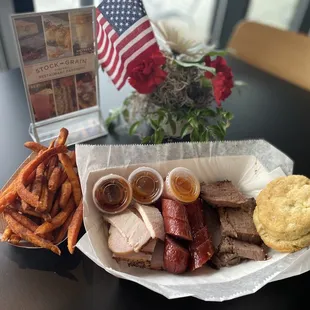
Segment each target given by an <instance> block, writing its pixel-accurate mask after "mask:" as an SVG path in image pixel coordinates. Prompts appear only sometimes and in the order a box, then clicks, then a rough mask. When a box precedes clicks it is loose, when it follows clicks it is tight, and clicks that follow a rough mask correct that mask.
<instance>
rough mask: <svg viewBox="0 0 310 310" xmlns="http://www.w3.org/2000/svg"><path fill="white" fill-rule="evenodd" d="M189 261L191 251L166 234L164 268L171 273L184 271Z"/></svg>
mask: <svg viewBox="0 0 310 310" xmlns="http://www.w3.org/2000/svg"><path fill="white" fill-rule="evenodd" d="M188 262H189V252H188V250H187V249H185V248H183V247H182V246H181V245H180V244H178V243H177V241H175V240H173V238H171V237H169V236H167V235H166V239H165V247H164V269H165V270H166V271H168V272H170V273H183V272H185V271H186V269H187V266H188Z"/></svg>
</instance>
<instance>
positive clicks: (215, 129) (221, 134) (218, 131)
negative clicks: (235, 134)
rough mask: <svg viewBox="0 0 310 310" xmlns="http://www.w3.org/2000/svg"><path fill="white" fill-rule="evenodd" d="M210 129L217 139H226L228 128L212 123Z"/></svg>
mask: <svg viewBox="0 0 310 310" xmlns="http://www.w3.org/2000/svg"><path fill="white" fill-rule="evenodd" d="M209 130H210V133H211V135H212V136H213V137H214V138H215V139H219V140H224V138H225V134H226V130H224V128H222V127H221V126H219V125H211V126H209Z"/></svg>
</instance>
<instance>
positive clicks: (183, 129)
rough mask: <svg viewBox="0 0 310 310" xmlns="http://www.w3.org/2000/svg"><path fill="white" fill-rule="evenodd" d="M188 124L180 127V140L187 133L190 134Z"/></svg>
mask: <svg viewBox="0 0 310 310" xmlns="http://www.w3.org/2000/svg"><path fill="white" fill-rule="evenodd" d="M190 126H191V125H190V124H189V123H187V124H185V125H184V126H183V127H182V129H181V133H180V135H181V137H182V138H184V137H185V136H186V135H187V134H188V133H189V132H190Z"/></svg>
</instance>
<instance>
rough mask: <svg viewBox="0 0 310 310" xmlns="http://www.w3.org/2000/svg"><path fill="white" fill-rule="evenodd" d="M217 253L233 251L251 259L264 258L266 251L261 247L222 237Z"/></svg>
mask: <svg viewBox="0 0 310 310" xmlns="http://www.w3.org/2000/svg"><path fill="white" fill-rule="evenodd" d="M219 253H234V254H237V255H238V256H240V257H243V258H248V259H252V260H265V259H266V253H265V252H264V250H263V248H262V247H260V246H258V245H256V244H251V243H248V242H244V241H240V240H236V239H233V238H230V237H225V238H223V240H222V243H221V244H220V246H219Z"/></svg>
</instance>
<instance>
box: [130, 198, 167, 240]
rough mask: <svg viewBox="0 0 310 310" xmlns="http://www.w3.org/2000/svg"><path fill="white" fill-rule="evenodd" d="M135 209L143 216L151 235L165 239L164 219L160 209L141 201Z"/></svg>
mask: <svg viewBox="0 0 310 310" xmlns="http://www.w3.org/2000/svg"><path fill="white" fill-rule="evenodd" d="M135 209H136V210H137V211H138V212H139V214H140V216H141V217H142V219H143V221H144V224H145V225H146V228H147V229H148V230H149V232H150V235H151V237H152V238H153V239H154V238H157V239H160V240H165V229H164V220H163V217H162V215H161V213H160V211H159V210H158V209H157V208H155V207H153V206H145V205H141V204H139V203H136V204H135Z"/></svg>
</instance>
